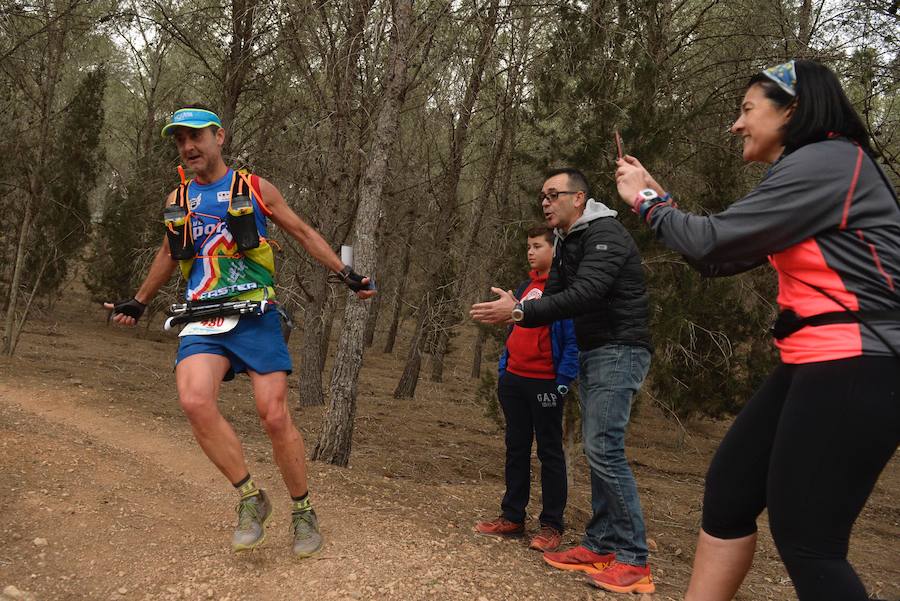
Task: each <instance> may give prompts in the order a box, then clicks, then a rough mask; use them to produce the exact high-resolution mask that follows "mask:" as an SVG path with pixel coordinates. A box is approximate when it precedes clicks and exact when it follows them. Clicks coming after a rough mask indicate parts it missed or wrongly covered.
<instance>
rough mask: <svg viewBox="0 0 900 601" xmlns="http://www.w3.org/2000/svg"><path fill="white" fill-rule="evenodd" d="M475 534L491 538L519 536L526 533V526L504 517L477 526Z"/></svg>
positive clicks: (479, 523)
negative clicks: (486, 535) (487, 535)
mask: <svg viewBox="0 0 900 601" xmlns="http://www.w3.org/2000/svg"><path fill="white" fill-rule="evenodd" d="M475 532H477V533H478V534H489V535H491V536H519V535H521V534H523V533H524V532H525V524H519V523H517V522H510V521H509V520H508V519H506V518H505V517H503V516H500V517H499V518H497V519H496V520H487V521H484V522H478V523H477V524H475Z"/></svg>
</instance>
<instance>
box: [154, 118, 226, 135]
mask: <svg viewBox="0 0 900 601" xmlns="http://www.w3.org/2000/svg"><path fill="white" fill-rule="evenodd" d="M210 125H215V126H218V127H221V126H220V125H219V124H218V123H216V122H215V121H182V122H181V123H169V124H167V125H166V126H165V127H163V128H162V137H164V138H165V137H167V136H171V135H172V134H173V133H175V128H176V127H190V128H191V129H203V128H204V127H209V126H210Z"/></svg>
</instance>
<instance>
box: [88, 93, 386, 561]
mask: <svg viewBox="0 0 900 601" xmlns="http://www.w3.org/2000/svg"><path fill="white" fill-rule="evenodd" d="M162 133H163V135H164V136H171V137H172V138H173V139H174V141H175V145H176V147H177V148H178V153H179V155H180V157H181V160H182V162H183V163H184V164H185V165H187V167H188V168H189V169H190V170H191V171H192V172H193V174H194V179H192V180H190V181H188V182H186V183H184V184H182V185H181V186H180V187H179V188H177V189H176V190H174V191H173V192H172V193H171V194H169V197H168V200H167V201H166V211H165V220H166V225H167V228H168V230H167V232H166V236H165V237H164V238H163V243H162V246H161V247H160V249H159V251H158V252H157V254H156V257H155V258H154V260H153V263H152V265H151V266H150V271H149V273H148V274H147V276H146V278H145V280H144V282H143V284H142V285H141V286H140V288H139V289H138V291H137V293H136V294H135V295H134V297H132V298H131V299H129V300H126V301H122V302H119V303H106V304H105V306H106V308H108V309H110V310H111V311H112V315H113V319H114V321H115V322H116V323H118V324H121V325H126V326H133V325H135V324H136V323H137V320H138V319H140V317H141V315H142V314H143V312H144V309H145V308H146V306H147V304H148V303H149V302H150V300H151V299H152V298H153V297H154V296H155V295H156V294H157V292H158V291H159V289H160V288H161V287H162V286H163V285H164V284H165V283H166V282H168V280H169V278H170V277H171V275H172V272H173V271H174V270H175V268H176V266H178V265H179V264H180V266H181V269H182V272H183V273H184V276H185V279H186V280H187V293H186V297H187V301H188V303H187V305H186V306H185V307H182V309H183V311H182V313H181V315H180V316H179V317H178V318H177V319H180V320H181V319H184V320H188V321H190V320H191V319H192V316H193V317H197V316H206V317H208V318H209V319H207V320H205V321H193V322H192V323H189V324H188V325H187V326H186V327H185V329H184V330H183V331H182V333H181V341H180V344H179V347H178V355H177V358H176V367H175V382H176V384H177V388H178V397H179V401H180V403H181V408H182V409H183V410H184V412H185V414H186V415H187V418H188V420H189V421H190V423H191V427H192V429H193V431H194V436H195V438H196V439H197V442H198V443H199V444H200V447H201V448H202V449H203V452H204V453H206V456H207V457H209V459H210V461H212V462H213V463H214V464H215V465H216V467H217V468H219V470H220V471H221V472H222V474H224V475H225V477H226V478H228V480H229V481H230V482H231V483H232V484H233V485H234V488H235V489H236V490H237V493H238V497H239V501H238V504H237V513H238V525H237V529H236V530H235V532H234V536H233V538H232V547H233V548H234V550H235V551H242V550H247V549H253V548H255V547H258V546H259V545H260V544H262V542H263V541H264V539H265V536H266V524H267V522H268V521H269V518H270V516H271V511H272V508H271V504H270V502H269V497H268V495H267V494H266V493H265V491H264V490H263V489H261V488H258V487H257V485H256V483H255V482H254V481H253V478H252V477H251V476H250V473H249V471H248V469H247V463H246V460H245V459H244V453H243V451H242V449H241V443H240V441H239V440H238V438H237V435H236V434H235V432H234V430H233V429H232V427H231V425H230V424H229V423H228V422H227V421H226V420H225V418H224V417H223V416H222V414H221V413H220V412H219V409H218V406H217V401H218V396H219V386H220V383H221V382H222V381H223V380H230V379H232V378H233V377H234V374H235V373H243V372H246V373H247V374H248V375H249V377H250V380H251V382H252V385H253V393H254V397H255V399H256V410H257V412H258V413H259V417H260V420H261V421H262V424H263V427H264V428H265V431H266V434H267V435H268V436H269V439H270V440H271V442H272V453H273V456H274V458H275V463H276V464H277V465H278V469H279V470H280V471H281V475H282V478H283V479H284V483H285V485H286V486H287V489H288V492H289V493H290V495H291V499H292V504H291V512H292V519H291V527H292V530H293V552H294V554H295V555H297V556H298V557H308V556H310V555H312V554H314V553H315V552H317V551H318V550H319V549H320V548H321V546H322V536H321V534H320V533H319V525H318V520H317V518H316V514H315V511H314V510H313V508H312V505H311V504H310V499H309V491H308V487H307V473H306V451H305V449H304V445H303V438H302V437H301V436H300V433H299V432H298V431H297V428H296V427H295V426H294V424H293V422H292V420H291V415H290V411H289V410H288V405H287V376H288V374H289V373H290V372H291V358H290V356H289V355H288V350H287V345H286V344H285V341H284V337H283V335H282V331H281V316H280V314H279V311H277V310H275V307H276V305H275V303H274V302H273V301H274V300H275V289H274V287H273V286H274V279H273V277H274V273H275V266H274V262H273V255H272V249H271V247H270V246H269V244H268V242H267V241H266V239H265V237H266V234H267V230H266V218H269V219H271V220H272V221H273V222H274V223H275V224H277V225H278V226H279V227H280V228H281V229H282V230H284V231H285V232H286V233H287V234H289V235H291V236H292V237H294V238H295V239H296V240H297V241H298V242H299V243H300V244H301V245H302V246H303V248H304V249H306V251H307V252H308V253H309V254H310V255H312V256H313V258H315V259H316V260H317V261H318V262H319V263H321V264H322V265H324V266H325V267H327V268H328V269H331V270H332V271H334V272H335V273H336V274H338V276H339V277H340V279H341V280H343V281H344V282H345V283H346V284H347V286H349V287H350V288H351V289H352V290H354V291H355V292H356V294H357V295H358V296H359V297H360V298H369V297H370V296H372V295H373V294H375V292H374V290H370V289H368V288H369V286H368V284H369V281H368V279H367V278H363V277H361V276H360V275H358V274H356V273H355V272H354V271H353V270H352V269H351V268H349V267H347V266H346V265H344V264H343V263H342V262H341V260H340V259H339V258H338V257H337V256H336V255H335V254H334V252H333V251H332V250H331V248H330V247H329V246H328V243H327V242H326V241H325V240H324V239H323V238H322V237H321V236H320V235H319V234H318V233H317V232H316V231H315V230H314V229H312V228H311V227H310V226H309V225H307V224H306V223H305V222H304V221H303V220H302V219H300V217H298V216H297V215H296V213H294V211H292V210H291V208H290V207H288V205H287V203H286V202H285V200H284V198H283V197H282V196H281V193H280V192H279V191H278V189H277V188H275V186H273V185H272V184H271V183H269V182H268V181H266V180H264V179H262V178H260V177H257V176H255V175H248V174H246V173H243V172H238V171H235V170H233V169H230V168H229V167H227V166H226V165H225V162H224V161H223V159H222V144H223V143H224V142H225V130H224V129H222V124H221V122H220V120H219V117H218V116H217V115H216V114H215V113H214V112H212V111H210V110H209V109H208V108H206V107H204V106H202V105H192V106H188V107H185V108H182V109H179V110H177V111H175V113H174V114H173V115H172V119H171V121H170V123H169V124H167V125H166V126H165V128H163V132H162ZM176 259H178V261H176ZM236 307H239V308H240V309H236ZM245 309H246V311H244V310H245ZM238 310H241V311H244V312H243V314H241V315H233V314H229V313H235V312H237V311H238ZM210 313H212V316H210Z"/></svg>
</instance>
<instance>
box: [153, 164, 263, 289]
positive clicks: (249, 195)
mask: <svg viewBox="0 0 900 601" xmlns="http://www.w3.org/2000/svg"><path fill="white" fill-rule="evenodd" d="M190 184H191V180H188V181H184V179H182V183H181V184H180V185H179V187H178V189H177V191H176V195H175V205H176V206H178V207H180V208H181V209H182V211H183V212H184V214H185V224H184V229H183V230H180V231H179V232H178V233H179V234H180V236H182V237H183V238H182V240H180V242H181V243H182V247H184V246H185V245H186V244H187V243H188V242H189V243H190V249H191V250H192V251H193V253H190V252H188V253H185V255H182V256H178V257H176V256H175V253H174V252H173V258H177V259H178V263H179V266H180V268H181V273H182V275H184V278H185V280H187V282H188V290H187V300H188V301H208V300H220V299H224V298H229V299H238V300H262V299H266V298H268V299H271V298H274V296H275V289H274V275H275V261H274V255H273V252H272V247H271V246H270V245H269V242H268V241H267V240H266V239H265V237H263V236H260V235H259V233H258V230H257V229H256V221H255V220H256V216H255V215H254V209H253V207H254V203H253V202H252V201H253V200H255V201H256V203H255V206H256V207H258V208H259V210H260V211H261V212H262V214H263V216H264V217H263V218H265V217H266V216H269V215H271V214H272V212H271V210H269V208H268V207H267V206H266V205H265V203H264V202H263V200H262V196H261V194H260V193H259V178H258V177H257V176H255V175H251V174H250V173H248V172H247V171H246V170H234V171H233V173H232V180H231V186H230V190H229V198H228V210H227V211H226V212H225V216H224V217H219V216H217V215H210V214H208V213H202V212H200V211H197V210H195V209H196V208H198V207H194V208H193V209H192V208H191V206H190V205H191V203H190V199H189V197H188V192H189V188H190ZM233 205H234V206H233ZM237 205H240V206H237ZM195 218H196V219H205V220H214V221H213V223H215V222H219V225H217V226H216V227H213V228H208V229H210V230H211V231H209V232H208V233H205V234H203V233H202V232H201V235H200V236H198V240H194V239H193V238H194V236H193V234H195V233H196V232H194V231H193V229H194V219H195ZM248 218H249V219H250V220H251V221H250V222H249V223H252V228H253V230H252V232H251V231H250V230H248V229H246V228H243V231H240V232H232V231H231V229H230V228H229V226H231V227H235V229H242V225H241V222H240V220H241V219H243V226H246V225H247V224H248V221H247V219H248ZM209 225H211V224H207V226H209ZM167 228H168V230H169V232H168V234H167V235H169V241H170V247H171V246H172V242H173V236H172V234H173V233H174V232H173V229H172V227H171V226H170V225H169V224H168V223H167ZM223 229H227V231H228V235H229V236H230V241H229V242H227V244H221V245H219V244H217V245H216V247H215V249H214V250H213V251H212V252H211V253H210V254H203V253H204V247H205V246H207V242H208V241H209V240H210V239H211V238H212V237H213V236H222V233H223ZM188 238H190V240H188ZM198 241H199V244H198ZM239 241H240V242H242V244H240V245H239V244H238V242H239ZM226 247H227V248H226ZM182 249H183V250H184V248H182ZM198 261H202V262H203V263H202V264H200V265H198ZM195 269H202V270H204V272H203V273H202V274H201V275H200V276H199V278H200V282H199V285H198V283H197V282H195V281H194V280H197V277H194V279H193V280H192V277H191V276H192V273H193V271H194V270H195ZM194 275H195V276H196V274H194Z"/></svg>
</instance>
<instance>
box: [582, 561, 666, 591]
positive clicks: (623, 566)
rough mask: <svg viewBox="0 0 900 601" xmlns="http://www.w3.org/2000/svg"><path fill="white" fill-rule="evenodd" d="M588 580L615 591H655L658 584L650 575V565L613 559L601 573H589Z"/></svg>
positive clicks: (595, 584)
mask: <svg viewBox="0 0 900 601" xmlns="http://www.w3.org/2000/svg"><path fill="white" fill-rule="evenodd" d="M588 582H590V583H591V584H593V585H594V586H596V587H597V588H602V589H604V590H607V591H612V592H614V593H653V592H655V591H656V585H654V584H653V576H651V575H650V566H632V565H628V564H627V563H619V562H618V561H613V562H612V563H611V564H609V567H607V568H606V569H605V570H603V571H602V572H600V573H599V574H589V575H588Z"/></svg>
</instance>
